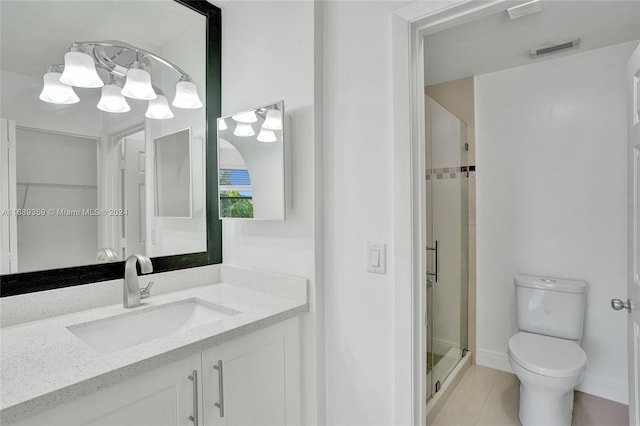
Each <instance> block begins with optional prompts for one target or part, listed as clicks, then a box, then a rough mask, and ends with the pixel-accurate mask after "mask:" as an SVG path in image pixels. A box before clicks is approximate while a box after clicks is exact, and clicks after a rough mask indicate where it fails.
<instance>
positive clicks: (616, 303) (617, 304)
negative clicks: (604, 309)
mask: <svg viewBox="0 0 640 426" xmlns="http://www.w3.org/2000/svg"><path fill="white" fill-rule="evenodd" d="M611 307H612V308H613V309H614V310H615V311H621V310H623V309H626V310H627V311H629V312H631V301H630V300H629V299H627V301H626V302H624V301H622V300H620V299H611Z"/></svg>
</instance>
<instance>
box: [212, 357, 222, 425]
mask: <svg viewBox="0 0 640 426" xmlns="http://www.w3.org/2000/svg"><path fill="white" fill-rule="evenodd" d="M213 369H214V370H216V371H217V372H218V402H214V403H213V405H214V406H216V407H218V408H219V409H220V417H224V378H223V377H222V360H218V364H216V365H214V366H213Z"/></svg>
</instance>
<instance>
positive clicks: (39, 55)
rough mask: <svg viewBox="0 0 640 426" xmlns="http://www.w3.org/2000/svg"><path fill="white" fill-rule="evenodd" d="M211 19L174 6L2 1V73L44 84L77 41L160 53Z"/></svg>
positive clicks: (143, 1)
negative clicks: (50, 70) (51, 67)
mask: <svg viewBox="0 0 640 426" xmlns="http://www.w3.org/2000/svg"><path fill="white" fill-rule="evenodd" d="M204 22H205V18H204V17H203V16H202V15H200V14H197V13H193V11H191V10H190V9H188V8H186V7H184V6H182V5H180V4H178V3H176V2H175V1H173V0H128V1H121V0H120V1H117V0H93V1H77V0H67V1H64V0H42V1H24V0H0V68H2V69H3V70H8V71H13V72H16V73H19V74H23V75H29V76H32V77H37V78H42V75H43V74H44V73H45V72H46V70H47V67H48V66H49V65H51V64H60V63H62V62H63V58H64V54H65V53H66V52H67V50H68V48H69V46H70V45H71V43H72V42H74V41H102V40H121V41H124V42H126V43H129V44H133V45H135V46H138V47H141V48H143V49H146V50H150V51H154V53H161V52H158V50H159V47H160V46H162V45H163V44H165V43H167V42H168V41H170V40H173V39H175V38H176V37H177V36H178V35H179V34H181V33H183V32H184V31H186V30H187V29H188V28H191V27H192V26H195V25H197V24H199V25H204Z"/></svg>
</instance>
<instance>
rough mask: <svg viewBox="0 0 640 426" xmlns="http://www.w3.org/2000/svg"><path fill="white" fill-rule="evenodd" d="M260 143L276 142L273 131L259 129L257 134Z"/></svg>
mask: <svg viewBox="0 0 640 426" xmlns="http://www.w3.org/2000/svg"><path fill="white" fill-rule="evenodd" d="M257 139H258V140H259V141H260V142H275V141H277V140H278V138H277V137H276V133H275V132H274V131H273V130H269V129H260V133H258V138H257Z"/></svg>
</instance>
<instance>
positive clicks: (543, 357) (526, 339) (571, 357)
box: [509, 332, 587, 377]
mask: <svg viewBox="0 0 640 426" xmlns="http://www.w3.org/2000/svg"><path fill="white" fill-rule="evenodd" d="M509 356H510V357H511V359H513V361H515V362H517V363H518V364H519V365H520V366H522V367H524V368H526V369H527V370H529V371H532V372H534V373H537V374H540V375H543V376H550V377H572V376H578V375H580V374H581V373H582V372H583V371H584V369H585V368H586V366H587V354H586V353H584V350H582V348H581V347H580V346H578V344H577V343H575V342H572V341H571V340H564V339H558V338H556V337H549V336H542V335H540V334H533V333H525V332H520V333H517V334H515V335H514V336H512V337H511V339H509Z"/></svg>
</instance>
